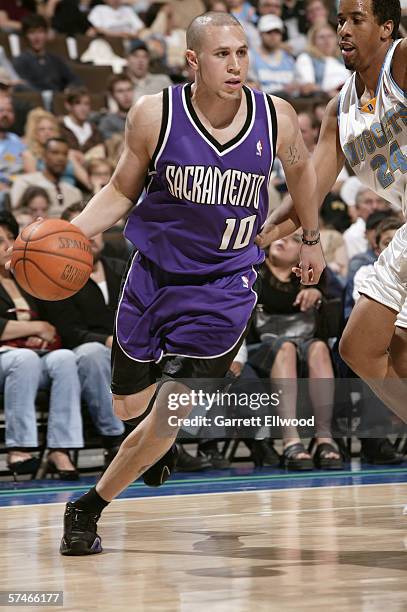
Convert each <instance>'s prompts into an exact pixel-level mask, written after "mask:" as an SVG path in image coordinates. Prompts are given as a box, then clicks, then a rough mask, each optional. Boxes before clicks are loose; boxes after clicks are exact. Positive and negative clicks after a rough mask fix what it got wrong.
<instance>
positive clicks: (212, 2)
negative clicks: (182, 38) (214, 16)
mask: <svg viewBox="0 0 407 612" xmlns="http://www.w3.org/2000/svg"><path fill="white" fill-rule="evenodd" d="M206 9H207V10H208V11H215V12H219V13H227V12H228V6H227V4H226V0H209V1H208V2H207V3H206ZM204 12H205V9H204V10H203V11H202V13H204ZM202 13H197V15H201V14H202ZM191 21H192V19H191ZM187 27H188V24H187V25H186V26H184V29H186V28H187Z"/></svg>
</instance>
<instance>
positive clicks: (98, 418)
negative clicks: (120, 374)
mask: <svg viewBox="0 0 407 612" xmlns="http://www.w3.org/2000/svg"><path fill="white" fill-rule="evenodd" d="M74 353H75V354H76V359H77V364H78V373H79V379H80V381H81V386H82V397H83V399H84V400H85V402H86V404H87V406H88V409H89V413H90V416H91V418H92V421H93V423H94V424H95V427H96V429H97V430H98V432H99V433H100V434H101V435H102V436H121V435H122V433H123V432H124V425H123V423H122V421H121V420H120V419H119V418H118V417H117V416H116V415H115V414H114V411H113V404H112V394H111V392H110V378H111V374H110V356H111V350H110V348H108V347H107V346H105V345H104V344H101V343H100V342H86V343H85V344H81V345H80V346H77V347H76V348H74Z"/></svg>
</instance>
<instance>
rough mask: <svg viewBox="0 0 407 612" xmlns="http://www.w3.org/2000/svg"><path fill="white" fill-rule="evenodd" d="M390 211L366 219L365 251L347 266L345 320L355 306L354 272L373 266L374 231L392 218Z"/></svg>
mask: <svg viewBox="0 0 407 612" xmlns="http://www.w3.org/2000/svg"><path fill="white" fill-rule="evenodd" d="M393 214H394V213H393V212H392V211H391V210H377V211H375V212H372V213H371V214H370V215H369V216H368V218H367V219H366V231H365V237H366V242H367V245H368V246H367V249H366V250H365V251H363V252H361V253H357V254H356V255H354V256H353V257H352V259H350V261H349V266H348V276H347V280H346V287H345V296H344V315H345V320H347V319H349V317H350V313H351V312H352V308H353V306H354V305H355V302H354V300H353V282H354V278H355V274H356V272H357V271H358V270H359V268H361V267H362V266H367V265H369V264H373V263H374V262H375V261H376V259H377V254H376V248H377V241H376V230H377V228H378V226H379V224H380V223H381V222H382V221H384V220H385V219H389V218H391V217H392V216H393Z"/></svg>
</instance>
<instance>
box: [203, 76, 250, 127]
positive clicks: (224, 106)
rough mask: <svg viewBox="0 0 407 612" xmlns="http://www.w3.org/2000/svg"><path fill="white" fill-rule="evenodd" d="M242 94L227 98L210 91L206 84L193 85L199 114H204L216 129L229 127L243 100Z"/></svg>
mask: <svg viewBox="0 0 407 612" xmlns="http://www.w3.org/2000/svg"><path fill="white" fill-rule="evenodd" d="M243 99H244V96H243V92H242V91H241V92H240V96H236V98H231V99H230V100H227V99H225V98H221V97H220V96H217V95H216V94H214V93H213V92H211V91H209V90H208V89H207V88H206V87H205V86H204V85H199V84H197V83H195V84H194V85H193V86H192V98H191V100H192V104H193V105H194V107H195V111H197V114H198V115H199V114H201V115H203V116H204V117H205V118H206V119H207V121H208V122H209V123H210V124H211V126H212V127H213V128H214V129H217V130H221V129H223V128H226V127H228V126H229V125H230V124H231V123H232V121H233V119H234V118H235V117H236V114H237V113H238V111H239V109H240V106H241V104H242V100H243Z"/></svg>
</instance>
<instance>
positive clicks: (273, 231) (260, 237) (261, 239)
mask: <svg viewBox="0 0 407 612" xmlns="http://www.w3.org/2000/svg"><path fill="white" fill-rule="evenodd" d="M279 238H280V232H279V228H278V226H277V225H275V224H274V223H266V225H265V226H264V227H263V229H262V230H261V232H260V234H257V236H256V238H255V240H254V241H255V243H256V244H257V246H259V247H260V248H261V249H266V248H267V247H268V246H270V244H271V243H272V242H274V241H275V240H278V239H279Z"/></svg>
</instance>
